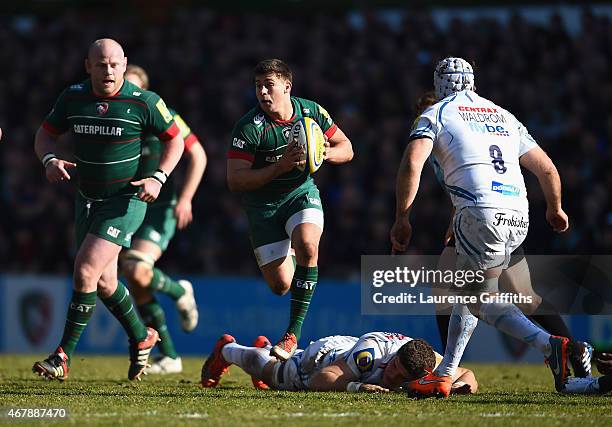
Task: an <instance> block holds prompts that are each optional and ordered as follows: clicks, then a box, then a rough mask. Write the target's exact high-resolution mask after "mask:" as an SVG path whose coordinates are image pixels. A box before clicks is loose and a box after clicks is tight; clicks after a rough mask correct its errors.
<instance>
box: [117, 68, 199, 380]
mask: <svg viewBox="0 0 612 427" xmlns="http://www.w3.org/2000/svg"><path fill="white" fill-rule="evenodd" d="M125 79H126V80H127V81H129V82H130V83H132V84H134V85H136V86H138V87H139V88H141V89H145V90H148V88H149V77H148V75H147V73H146V71H145V70H144V69H142V68H141V67H139V66H137V65H128V66H127V70H126V72H125ZM170 112H171V113H172V115H173V117H174V121H175V122H176V124H177V125H178V127H179V129H180V130H181V134H182V136H183V140H184V141H185V151H184V153H183V154H184V156H185V157H187V160H188V164H187V170H186V173H185V179H184V182H183V184H182V186H181V191H180V193H179V194H178V197H177V192H176V190H175V188H174V182H172V177H170V178H168V181H167V182H166V184H165V185H164V187H163V188H162V190H161V192H160V193H159V196H158V197H157V200H155V202H153V203H152V204H149V206H148V208H147V214H146V216H145V219H144V221H143V223H142V225H141V226H140V228H139V229H138V231H137V232H136V234H134V236H133V237H132V246H131V247H130V249H127V250H124V251H123V252H122V255H121V257H120V266H121V272H122V274H123V275H124V276H125V277H126V279H127V281H128V283H129V286H130V291H131V292H132V296H133V297H134V300H135V302H136V307H137V308H138V312H139V313H140V316H141V317H142V319H143V320H144V322H145V324H146V325H147V326H151V327H152V328H154V329H155V330H157V331H158V332H159V337H160V338H161V342H160V344H159V345H158V346H157V349H158V350H159V352H160V353H161V355H160V356H158V357H156V358H155V359H154V361H153V363H152V365H151V367H150V368H148V369H147V370H146V373H147V374H171V373H179V372H182V370H183V364H182V361H181V358H180V357H178V354H177V353H176V349H175V348H174V343H173V342H172V338H171V337H170V332H169V331H168V327H167V325H166V316H165V314H164V310H163V309H162V307H161V305H160V304H159V303H158V301H157V299H156V298H155V296H154V294H153V292H162V293H164V294H166V295H168V296H169V297H170V298H172V299H173V300H174V301H175V302H176V307H177V309H178V310H179V313H180V317H181V325H182V327H183V330H185V331H186V332H191V331H193V330H194V329H195V327H196V326H197V324H198V309H197V306H196V302H195V298H194V295H193V288H192V286H191V283H189V282H188V281H186V280H179V281H175V280H173V279H172V278H170V277H169V276H168V275H167V274H165V273H164V272H163V271H161V270H160V269H159V268H156V267H154V265H155V262H156V261H157V260H158V259H159V258H160V257H161V255H162V253H163V252H164V251H165V250H166V248H167V247H168V243H170V240H171V239H172V237H173V236H174V232H175V231H176V228H177V227H178V229H179V230H181V229H184V228H185V227H187V225H189V224H190V223H191V221H192V219H193V215H192V210H191V200H192V199H193V196H194V194H195V192H196V190H197V188H198V185H199V184H200V180H201V179H202V175H203V174H204V169H205V168H206V152H205V151H204V148H203V147H202V144H200V142H199V141H198V138H197V136H196V135H195V134H194V133H193V132H191V129H190V128H189V126H187V124H185V122H184V121H183V119H182V118H181V117H180V116H179V115H178V114H177V113H176V112H175V111H173V110H172V109H170ZM142 144H143V146H142V157H141V170H142V171H143V175H144V176H150V175H152V174H153V173H155V170H156V169H157V168H158V167H159V156H160V153H161V150H162V147H163V144H162V143H161V141H160V140H159V138H157V137H156V136H155V135H153V134H151V135H148V136H147V137H146V138H145V139H144V140H143V142H142Z"/></svg>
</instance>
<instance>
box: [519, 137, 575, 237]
mask: <svg viewBox="0 0 612 427" xmlns="http://www.w3.org/2000/svg"><path fill="white" fill-rule="evenodd" d="M519 162H520V164H521V166H523V167H524V168H526V169H527V170H529V171H530V172H531V173H533V174H534V175H535V176H536V177H537V178H538V182H539V183H540V187H541V188H542V192H543V193H544V198H545V199H546V220H547V221H548V223H549V224H550V225H551V226H552V228H553V230H555V231H556V232H557V233H562V232H564V231H565V230H567V228H568V226H569V221H568V218H567V215H566V214H565V212H563V209H562V208H561V178H560V177H559V172H557V168H556V167H555V165H554V163H553V162H552V160H551V159H550V157H548V155H547V154H546V153H545V152H544V150H542V149H541V148H540V147H534V148H532V149H531V150H529V151H528V152H526V153H525V154H523V155H522V156H521V158H520V160H519Z"/></svg>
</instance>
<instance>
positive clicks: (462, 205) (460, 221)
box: [390, 58, 569, 396]
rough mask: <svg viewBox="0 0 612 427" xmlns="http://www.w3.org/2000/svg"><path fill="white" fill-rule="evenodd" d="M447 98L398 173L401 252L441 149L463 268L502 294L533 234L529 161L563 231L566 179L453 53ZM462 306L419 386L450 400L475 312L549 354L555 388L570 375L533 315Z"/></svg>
mask: <svg viewBox="0 0 612 427" xmlns="http://www.w3.org/2000/svg"><path fill="white" fill-rule="evenodd" d="M434 87H435V91H436V98H437V100H438V102H437V103H436V104H434V105H433V106H431V107H430V108H428V109H427V110H426V111H424V112H423V114H421V116H420V117H419V119H418V123H417V125H416V126H415V127H414V128H413V130H412V132H411V134H410V143H409V144H408V146H407V148H406V150H405V152H404V155H403V158H402V161H401V164H400V168H399V171H398V177H397V187H396V197H397V204H396V220H395V223H394V225H393V227H392V229H391V233H390V235H391V236H390V237H391V243H392V245H393V249H394V250H395V251H405V250H406V247H407V245H408V244H409V241H410V237H411V234H412V227H411V225H410V220H409V214H410V211H411V209H412V206H413V204H414V200H415V197H416V194H417V191H418V187H419V181H420V175H421V172H422V169H423V165H424V163H425V161H426V160H427V158H428V157H429V155H430V154H432V153H433V154H434V155H435V157H436V159H437V160H438V161H439V162H440V165H441V167H442V170H443V171H444V182H445V184H446V188H447V190H448V192H449V194H450V195H451V199H452V202H453V206H454V207H455V217H454V234H455V238H456V241H457V253H458V256H459V259H458V268H464V269H465V267H466V266H467V267H469V268H470V269H474V270H482V271H483V276H484V279H485V280H484V282H483V283H479V284H475V285H477V286H473V287H471V288H470V289H469V290H470V291H477V292H479V293H480V294H482V293H484V292H487V293H490V294H495V292H497V290H498V278H499V275H500V274H501V272H502V271H503V269H505V268H506V267H507V265H508V262H509V259H510V254H511V253H512V251H513V250H514V249H515V248H517V247H518V246H519V245H520V244H521V243H522V242H523V240H524V239H525V237H526V235H527V229H528V226H529V205H528V201H527V196H526V189H525V182H524V180H523V176H522V173H521V168H520V167H521V166H523V167H525V168H526V169H528V170H530V171H531V172H533V173H534V174H535V175H536V177H537V178H538V181H539V183H540V187H541V188H542V191H543V193H544V197H545V199H546V204H547V210H546V220H547V221H548V223H549V224H550V225H551V226H552V228H553V230H554V231H556V232H558V233H561V232H564V231H565V230H567V228H568V224H569V223H568V218H567V215H566V214H565V212H564V211H563V209H562V208H561V181H560V178H559V174H558V172H557V169H556V168H555V166H554V164H553V163H552V161H551V160H550V158H549V157H548V156H547V155H546V153H545V152H544V151H543V150H542V149H541V148H540V147H539V146H538V145H537V143H536V142H535V141H534V140H533V138H532V137H531V136H530V135H529V133H528V131H527V129H526V128H525V127H524V126H523V125H522V124H521V123H520V122H519V121H518V120H517V119H516V118H515V117H514V116H513V115H512V114H511V113H509V112H508V111H506V110H504V109H503V108H501V107H499V106H497V105H495V104H494V103H493V102H491V101H489V100H487V99H485V98H482V97H480V96H479V95H478V94H476V93H475V92H474V88H475V87H474V73H473V70H472V67H471V65H470V64H469V63H468V62H467V61H465V60H463V59H461V58H446V59H444V60H442V61H441V62H440V63H438V65H437V67H436V70H435V72H434ZM476 301H477V302H476V303H473V304H470V305H469V306H467V305H462V304H456V305H455V306H454V307H453V314H452V316H453V317H455V318H456V319H457V320H458V322H456V324H455V326H456V327H454V328H452V329H451V330H450V331H449V335H448V341H447V346H446V350H445V354H444V359H443V361H442V363H441V364H440V366H438V367H437V369H436V370H435V372H434V373H433V374H431V375H429V376H427V377H426V378H427V379H428V381H425V382H426V384H425V385H423V384H422V383H421V384H419V382H414V384H413V386H414V387H415V389H418V390H419V391H420V392H421V393H424V394H428V393H429V394H438V395H442V396H448V395H449V393H450V390H451V385H452V378H453V376H454V374H455V372H456V369H457V367H458V365H459V362H460V360H461V357H462V355H463V352H464V350H465V347H466V346H467V343H468V341H469V338H470V335H471V332H472V331H473V327H470V325H471V324H473V323H475V321H476V318H475V317H474V315H473V314H472V313H476V314H478V317H479V318H480V319H481V320H483V321H485V322H486V323H488V324H490V325H494V326H495V327H496V328H497V329H499V330H500V331H502V332H505V333H507V334H509V335H511V336H513V337H515V338H517V339H520V340H522V341H524V342H526V343H528V344H530V345H532V346H534V347H535V348H537V349H538V350H539V351H541V352H542V353H543V354H544V356H545V357H546V359H547V363H548V364H549V366H550V368H551V370H552V373H553V377H554V380H555V388H556V389H557V390H558V391H562V390H563V388H564V385H565V383H566V380H567V378H568V375H569V374H568V367H567V357H568V343H569V340H568V339H567V338H565V337H557V336H551V335H550V334H548V333H547V332H545V331H544V330H542V329H541V328H539V327H537V326H536V325H535V324H533V323H532V322H531V321H529V320H528V319H527V318H526V317H525V315H524V314H523V313H522V312H521V311H520V310H519V309H518V308H517V307H516V306H515V305H514V304H511V303H508V302H497V301H491V302H483V300H482V299H481V298H477V300H476Z"/></svg>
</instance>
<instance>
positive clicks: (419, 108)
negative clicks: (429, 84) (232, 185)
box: [414, 90, 438, 116]
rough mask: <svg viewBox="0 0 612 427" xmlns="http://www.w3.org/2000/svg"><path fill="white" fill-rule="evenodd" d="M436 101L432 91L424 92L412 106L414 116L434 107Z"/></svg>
mask: <svg viewBox="0 0 612 427" xmlns="http://www.w3.org/2000/svg"><path fill="white" fill-rule="evenodd" d="M436 102H438V100H437V99H436V93H435V92H434V91H433V90H430V91H427V92H425V93H424V94H423V95H421V96H420V97H419V99H417V101H416V103H415V104H414V112H415V113H416V114H415V115H416V116H420V115H421V114H423V111H425V110H427V108H429V107H431V106H432V105H434V104H435V103H436Z"/></svg>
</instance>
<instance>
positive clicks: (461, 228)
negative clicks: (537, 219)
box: [454, 207, 529, 270]
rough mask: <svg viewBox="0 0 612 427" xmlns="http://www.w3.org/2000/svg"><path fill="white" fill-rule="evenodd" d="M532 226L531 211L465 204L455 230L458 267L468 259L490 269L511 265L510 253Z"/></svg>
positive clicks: (455, 219) (473, 266) (455, 221)
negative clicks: (530, 225)
mask: <svg viewBox="0 0 612 427" xmlns="http://www.w3.org/2000/svg"><path fill="white" fill-rule="evenodd" d="M528 229H529V214H528V213H526V212H521V211H515V210H511V209H497V208H476V207H465V208H463V209H461V210H460V211H459V212H457V213H455V218H454V232H455V241H456V243H457V244H456V248H457V254H458V255H459V258H458V264H457V266H458V268H464V267H465V266H466V263H467V264H469V265H470V266H471V267H472V268H478V269H481V270H488V269H491V268H494V267H499V266H501V267H502V268H504V269H505V268H507V267H508V263H509V262H510V254H511V253H512V251H514V250H515V249H516V248H518V247H519V245H520V244H521V243H523V240H525V237H527V231H528Z"/></svg>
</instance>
